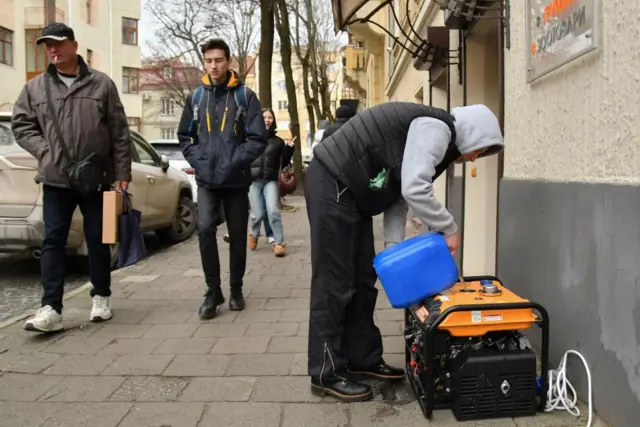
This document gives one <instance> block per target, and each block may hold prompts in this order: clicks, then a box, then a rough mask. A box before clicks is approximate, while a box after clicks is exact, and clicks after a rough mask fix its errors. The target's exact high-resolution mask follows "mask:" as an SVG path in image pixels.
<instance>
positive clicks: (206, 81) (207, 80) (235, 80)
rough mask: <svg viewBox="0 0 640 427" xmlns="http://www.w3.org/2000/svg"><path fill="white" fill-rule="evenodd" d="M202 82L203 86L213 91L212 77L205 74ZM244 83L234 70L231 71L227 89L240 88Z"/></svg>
mask: <svg viewBox="0 0 640 427" xmlns="http://www.w3.org/2000/svg"><path fill="white" fill-rule="evenodd" d="M200 81H201V82H202V84H203V85H204V87H206V88H208V89H211V88H212V86H214V85H213V80H211V77H210V76H209V74H205V75H204V76H202V79H201V80H200ZM241 83H242V80H240V76H239V75H238V73H236V72H235V71H233V70H229V71H228V73H227V83H226V85H225V86H226V87H228V88H234V87H237V86H239V85H240V84H241Z"/></svg>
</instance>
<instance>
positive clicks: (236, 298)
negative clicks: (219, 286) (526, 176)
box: [229, 291, 245, 311]
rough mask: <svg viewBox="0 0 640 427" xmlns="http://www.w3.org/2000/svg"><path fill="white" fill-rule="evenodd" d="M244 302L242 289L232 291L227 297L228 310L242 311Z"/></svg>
mask: <svg viewBox="0 0 640 427" xmlns="http://www.w3.org/2000/svg"><path fill="white" fill-rule="evenodd" d="M244 307H245V302H244V296H242V291H232V292H231V298H229V310H231V311H242V310H244Z"/></svg>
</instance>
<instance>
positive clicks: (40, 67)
mask: <svg viewBox="0 0 640 427" xmlns="http://www.w3.org/2000/svg"><path fill="white" fill-rule="evenodd" d="M41 33H42V30H38V29H30V30H25V39H26V45H25V53H26V56H27V80H31V79H32V78H34V77H35V76H38V75H40V74H42V73H44V71H45V70H46V69H47V63H48V61H47V51H46V46H45V44H44V43H42V44H40V45H37V44H36V40H37V39H38V37H40V34H41Z"/></svg>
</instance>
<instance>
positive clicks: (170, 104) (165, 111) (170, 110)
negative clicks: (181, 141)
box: [162, 98, 176, 116]
mask: <svg viewBox="0 0 640 427" xmlns="http://www.w3.org/2000/svg"><path fill="white" fill-rule="evenodd" d="M175 108H176V103H175V101H174V100H173V99H171V98H163V99H162V115H163V116H173V115H174V114H175Z"/></svg>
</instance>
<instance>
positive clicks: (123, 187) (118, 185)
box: [115, 181, 129, 191]
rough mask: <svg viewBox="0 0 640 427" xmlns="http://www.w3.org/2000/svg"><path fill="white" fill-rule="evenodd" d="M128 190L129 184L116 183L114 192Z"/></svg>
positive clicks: (123, 182) (125, 182) (124, 182)
mask: <svg viewBox="0 0 640 427" xmlns="http://www.w3.org/2000/svg"><path fill="white" fill-rule="evenodd" d="M128 188H129V183H128V182H127V181H116V184H115V190H116V191H127V189H128Z"/></svg>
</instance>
